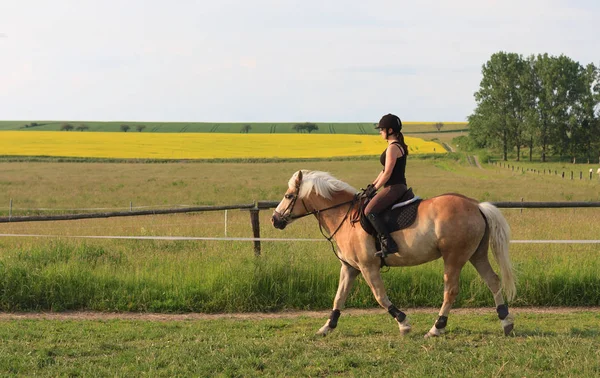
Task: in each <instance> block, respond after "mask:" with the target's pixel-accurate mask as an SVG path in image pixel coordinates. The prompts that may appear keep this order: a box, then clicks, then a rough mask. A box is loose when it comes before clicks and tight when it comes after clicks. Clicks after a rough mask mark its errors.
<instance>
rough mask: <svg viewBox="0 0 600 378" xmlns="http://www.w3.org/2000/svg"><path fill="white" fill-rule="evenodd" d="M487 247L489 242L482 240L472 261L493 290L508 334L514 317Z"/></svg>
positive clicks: (503, 325) (498, 311) (503, 326)
mask: <svg viewBox="0 0 600 378" xmlns="http://www.w3.org/2000/svg"><path fill="white" fill-rule="evenodd" d="M486 241H487V240H486ZM487 248H488V243H487V242H485V243H483V242H482V245H480V246H479V248H478V249H477V252H475V254H474V255H473V256H472V257H471V259H470V261H471V264H473V266H474V267H475V269H476V270H477V273H479V275H480V276H481V278H482V279H483V281H485V283H486V285H487V287H488V288H489V289H490V291H491V292H492V295H493V296H494V302H495V303H496V312H497V313H498V318H500V321H501V324H502V329H503V330H504V334H505V335H508V334H509V333H510V332H511V331H512V330H513V328H514V317H513V315H512V314H509V313H508V306H507V305H506V303H505V302H504V297H503V296H502V285H501V282H500V278H499V277H498V275H497V274H496V272H494V269H492V266H491V265H490V260H489V258H488V251H487Z"/></svg>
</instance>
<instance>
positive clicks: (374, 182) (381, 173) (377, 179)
mask: <svg viewBox="0 0 600 378" xmlns="http://www.w3.org/2000/svg"><path fill="white" fill-rule="evenodd" d="M381 175H383V169H382V170H381V172H379V174H378V175H377V178H376V179H375V181H373V185H375V184H376V183H377V181H379V178H380V177H381Z"/></svg>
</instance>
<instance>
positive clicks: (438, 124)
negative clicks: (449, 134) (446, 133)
mask: <svg viewBox="0 0 600 378" xmlns="http://www.w3.org/2000/svg"><path fill="white" fill-rule="evenodd" d="M433 127H435V128H436V129H437V131H440V130H442V127H444V124H443V123H442V122H437V123H436V124H435V125H433Z"/></svg>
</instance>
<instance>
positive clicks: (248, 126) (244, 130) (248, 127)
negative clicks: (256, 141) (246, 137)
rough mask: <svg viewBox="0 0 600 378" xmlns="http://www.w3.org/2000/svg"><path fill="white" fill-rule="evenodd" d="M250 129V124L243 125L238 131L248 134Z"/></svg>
mask: <svg viewBox="0 0 600 378" xmlns="http://www.w3.org/2000/svg"><path fill="white" fill-rule="evenodd" d="M251 129H252V126H250V125H244V126H242V129H241V130H240V133H244V134H248V132H249V131H250V130H251Z"/></svg>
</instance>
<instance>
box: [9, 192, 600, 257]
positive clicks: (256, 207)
mask: <svg viewBox="0 0 600 378" xmlns="http://www.w3.org/2000/svg"><path fill="white" fill-rule="evenodd" d="M491 203H492V204H493V205H494V206H496V207H498V208H504V209H557V208H586V207H600V202H523V201H521V202H491ZM278 204H279V202H276V201H256V202H254V203H251V204H240V205H224V206H195V207H182V208H177V209H155V210H137V211H133V210H131V211H113V212H104V213H87V214H61V215H38V216H16V217H13V216H12V215H9V216H8V217H0V223H14V222H40V221H59V220H75V219H94V218H111V217H131V216H143V215H162V214H179V213H190V212H205V211H224V210H247V211H248V212H249V214H250V224H251V225H252V234H253V238H251V239H250V240H252V241H253V242H254V253H255V254H256V255H257V256H258V255H260V250H261V247H260V241H261V238H260V217H259V212H260V211H261V210H268V209H273V208H275V207H277V205H278ZM0 236H8V235H0ZM38 236H42V235H38ZM188 239H199V238H188ZM207 239H209V238H207ZM210 239H214V238H210ZM521 242H522V241H521ZM561 242H563V241H561Z"/></svg>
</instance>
